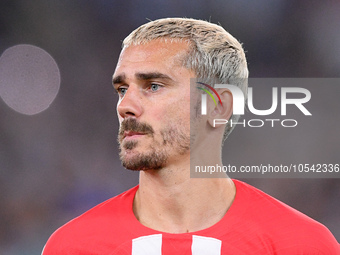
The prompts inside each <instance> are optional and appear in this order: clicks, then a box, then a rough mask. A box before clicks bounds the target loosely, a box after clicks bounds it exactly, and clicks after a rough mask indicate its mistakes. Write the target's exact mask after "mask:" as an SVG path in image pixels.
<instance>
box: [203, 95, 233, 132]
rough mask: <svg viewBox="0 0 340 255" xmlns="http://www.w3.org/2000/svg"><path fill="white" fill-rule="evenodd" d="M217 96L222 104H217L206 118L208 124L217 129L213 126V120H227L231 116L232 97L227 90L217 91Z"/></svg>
mask: <svg viewBox="0 0 340 255" xmlns="http://www.w3.org/2000/svg"><path fill="white" fill-rule="evenodd" d="M219 94H220V98H221V101H222V104H221V103H220V102H218V104H217V105H216V106H215V107H213V108H212V110H211V112H210V114H209V116H208V122H209V124H210V125H211V126H212V127H218V126H215V121H214V120H215V119H220V120H221V119H223V120H229V119H230V117H231V115H232V114H233V96H232V94H231V92H230V91H229V90H228V89H223V90H219Z"/></svg>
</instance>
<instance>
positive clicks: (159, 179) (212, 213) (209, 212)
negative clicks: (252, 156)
mask: <svg viewBox="0 0 340 255" xmlns="http://www.w3.org/2000/svg"><path fill="white" fill-rule="evenodd" d="M176 162H178V161H176ZM181 162H186V164H178V163H176V164H175V163H174V164H169V165H168V166H167V167H166V168H162V169H159V170H146V171H141V172H140V181H139V189H138V191H137V193H136V196H135V199H134V206H133V209H134V214H135V216H136V217H137V219H138V220H139V221H140V222H141V223H142V224H143V225H145V226H147V227H149V228H152V229H155V230H158V231H163V232H168V233H186V232H194V231H198V230H202V229H205V228H208V227H210V226H212V225H214V224H215V223H217V222H218V221H220V220H221V219H222V218H223V216H224V215H225V213H226V212H227V210H228V209H229V207H230V205H231V203H232V201H233V199H234V197H235V187H234V183H233V182H232V181H231V180H230V179H229V178H190V173H189V167H190V159H189V160H184V161H182V160H181ZM215 163H217V164H220V165H221V164H222V162H221V160H217V161H215Z"/></svg>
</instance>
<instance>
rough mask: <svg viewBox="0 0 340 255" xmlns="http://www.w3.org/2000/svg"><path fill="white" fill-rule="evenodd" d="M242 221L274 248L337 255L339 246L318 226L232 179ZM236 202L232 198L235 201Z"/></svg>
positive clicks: (304, 216) (263, 194) (328, 232)
mask: <svg viewBox="0 0 340 255" xmlns="http://www.w3.org/2000/svg"><path fill="white" fill-rule="evenodd" d="M234 183H235V186H236V190H237V193H236V194H237V196H238V197H237V199H238V201H237V203H238V206H239V208H241V209H242V211H246V212H247V213H246V215H245V219H246V221H247V222H248V224H250V225H251V226H253V227H254V228H255V229H257V231H258V232H259V233H261V234H262V236H263V237H264V238H265V239H266V240H270V242H271V243H272V244H273V246H274V247H276V248H275V249H277V251H278V252H279V250H280V249H282V250H289V249H291V250H292V251H297V250H301V252H302V251H303V252H306V251H309V252H310V253H313V254H340V251H339V244H338V242H337V241H336V239H335V237H334V236H333V235H332V233H331V232H330V231H329V230H328V229H327V228H326V227H325V226H324V225H322V224H321V223H319V222H317V221H315V220H313V219H312V218H310V217H308V216H307V215H305V214H303V213H301V212H299V211H297V210H295V209H294V208H292V207H290V206H288V205H287V204H285V203H283V202H281V201H279V200H277V199H275V198H273V197H271V196H270V195H268V194H266V193H264V192H262V191H260V190H258V189H257V188H255V187H253V186H251V185H248V184H246V183H243V182H240V181H236V180H234ZM235 200H236V199H235Z"/></svg>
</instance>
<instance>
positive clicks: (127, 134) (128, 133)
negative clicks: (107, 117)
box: [123, 131, 145, 139]
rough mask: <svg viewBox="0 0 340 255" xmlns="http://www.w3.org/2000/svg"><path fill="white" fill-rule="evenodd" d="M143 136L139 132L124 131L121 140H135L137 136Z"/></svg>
mask: <svg viewBox="0 0 340 255" xmlns="http://www.w3.org/2000/svg"><path fill="white" fill-rule="evenodd" d="M142 135H145V134H144V133H141V132H135V131H125V132H124V135H123V139H125V138H137V137H139V136H142Z"/></svg>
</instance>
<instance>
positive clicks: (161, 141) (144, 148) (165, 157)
mask: <svg viewBox="0 0 340 255" xmlns="http://www.w3.org/2000/svg"><path fill="white" fill-rule="evenodd" d="M187 50H188V44H187V43H186V42H172V43H170V42H162V41H160V40H154V41H151V42H149V43H147V44H144V45H137V46H129V47H127V48H124V49H123V51H122V52H121V55H120V57H119V61H118V64H117V67H116V70H115V73H114V75H113V83H114V87H115V89H116V90H117V92H118V94H119V101H118V104H117V112H118V118H119V122H120V130H119V135H118V141H119V144H120V158H121V160H122V163H123V166H124V167H126V168H128V169H131V170H147V169H160V168H162V167H165V166H167V165H171V164H173V163H175V162H176V160H181V159H184V157H187V159H189V157H190V78H192V77H194V76H195V75H194V72H193V71H191V70H188V69H186V68H184V67H182V66H181V60H182V58H183V57H184V55H185V53H186V51H187Z"/></svg>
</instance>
